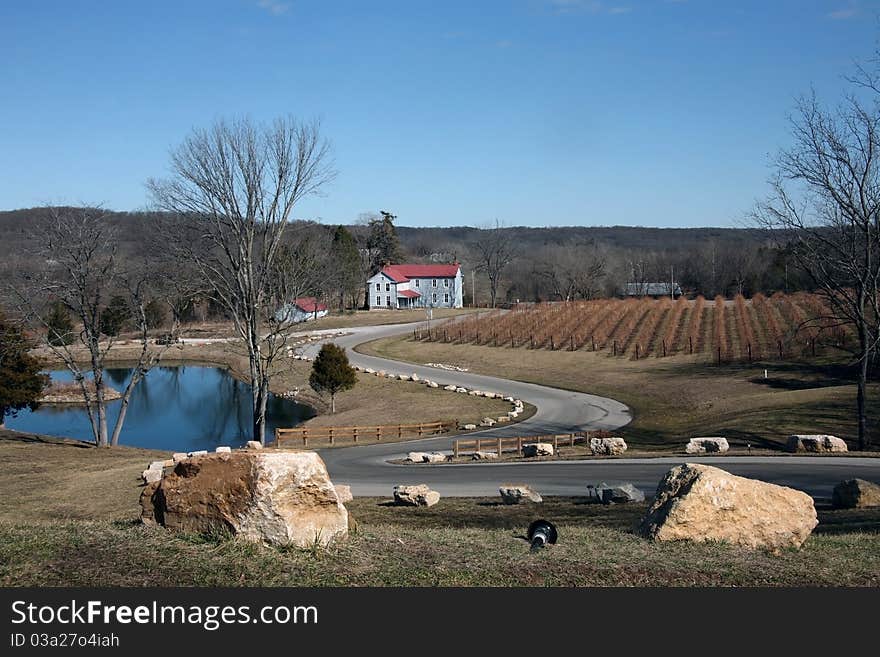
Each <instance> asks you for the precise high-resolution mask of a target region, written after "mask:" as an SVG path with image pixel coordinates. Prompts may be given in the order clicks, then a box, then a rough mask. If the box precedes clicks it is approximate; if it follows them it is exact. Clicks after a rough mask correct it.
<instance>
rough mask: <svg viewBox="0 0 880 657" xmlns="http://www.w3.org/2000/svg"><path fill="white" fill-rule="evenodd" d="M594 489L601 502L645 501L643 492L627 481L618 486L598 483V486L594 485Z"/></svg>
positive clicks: (624, 502)
mask: <svg viewBox="0 0 880 657" xmlns="http://www.w3.org/2000/svg"><path fill="white" fill-rule="evenodd" d="M596 491H597V495H598V496H599V500H600V501H601V502H602V504H626V503H627V502H644V501H645V494H644V493H643V492H642V491H640V490H639V489H638V488H636V487H635V486H633V485H632V484H631V483H629V482H627V483H625V484H620V485H619V486H608V485H606V484H599V486H596Z"/></svg>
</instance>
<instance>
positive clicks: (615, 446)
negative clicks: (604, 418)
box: [590, 436, 626, 456]
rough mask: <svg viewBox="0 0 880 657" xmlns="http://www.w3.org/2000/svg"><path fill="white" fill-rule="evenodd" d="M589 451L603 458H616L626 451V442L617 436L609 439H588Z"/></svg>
mask: <svg viewBox="0 0 880 657" xmlns="http://www.w3.org/2000/svg"><path fill="white" fill-rule="evenodd" d="M590 451H592V452H593V454H601V455H604V456H618V455H620V454H623V453H624V452H625V451H626V441H625V440H624V439H623V438H620V437H617V436H612V437H611V438H590Z"/></svg>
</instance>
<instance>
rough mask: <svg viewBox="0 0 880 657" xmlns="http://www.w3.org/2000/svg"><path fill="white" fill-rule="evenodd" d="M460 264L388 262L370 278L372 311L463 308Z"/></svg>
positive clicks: (368, 291)
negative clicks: (403, 263) (381, 309)
mask: <svg viewBox="0 0 880 657" xmlns="http://www.w3.org/2000/svg"><path fill="white" fill-rule="evenodd" d="M462 294H463V289H462V276H461V265H459V264H458V263H454V264H451V265H386V266H385V267H383V268H382V270H381V271H380V272H378V273H376V274H375V275H374V276H373V277H372V278H370V279H369V280H367V299H368V301H369V305H370V310H373V309H376V308H386V309H387V308H461V307H462V306H463V305H464V302H463V299H462Z"/></svg>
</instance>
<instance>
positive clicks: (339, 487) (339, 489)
mask: <svg viewBox="0 0 880 657" xmlns="http://www.w3.org/2000/svg"><path fill="white" fill-rule="evenodd" d="M333 488H334V489H335V490H336V497H337V498H338V499H339V503H340V504H345V503H346V502H351V501H352V500H353V499H354V496H353V495H352V494H351V486H347V485H345V484H335V485H334V486H333Z"/></svg>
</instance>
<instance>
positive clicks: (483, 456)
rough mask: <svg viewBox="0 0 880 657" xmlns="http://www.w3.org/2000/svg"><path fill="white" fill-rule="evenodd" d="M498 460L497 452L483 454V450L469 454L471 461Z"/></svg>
mask: <svg viewBox="0 0 880 657" xmlns="http://www.w3.org/2000/svg"><path fill="white" fill-rule="evenodd" d="M497 458H498V452H484V451H483V450H480V451H477V452H474V453H473V454H471V460H472V461H489V460H492V459H497Z"/></svg>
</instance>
